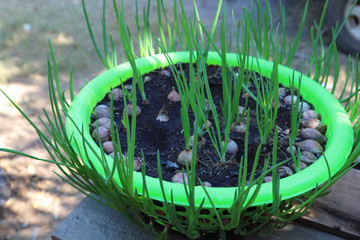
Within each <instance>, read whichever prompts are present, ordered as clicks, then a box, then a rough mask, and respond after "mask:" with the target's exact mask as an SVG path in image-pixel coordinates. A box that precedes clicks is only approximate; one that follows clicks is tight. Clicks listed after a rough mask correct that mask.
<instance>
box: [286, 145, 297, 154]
mask: <svg viewBox="0 0 360 240" xmlns="http://www.w3.org/2000/svg"><path fill="white" fill-rule="evenodd" d="M292 150H293V153H294V155H296V154H297V148H296V147H295V146H292ZM286 152H288V153H290V154H291V151H290V146H289V147H287V148H286Z"/></svg>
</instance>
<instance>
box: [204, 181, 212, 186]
mask: <svg viewBox="0 0 360 240" xmlns="http://www.w3.org/2000/svg"><path fill="white" fill-rule="evenodd" d="M203 185H204V187H212V185H211V183H209V182H203Z"/></svg>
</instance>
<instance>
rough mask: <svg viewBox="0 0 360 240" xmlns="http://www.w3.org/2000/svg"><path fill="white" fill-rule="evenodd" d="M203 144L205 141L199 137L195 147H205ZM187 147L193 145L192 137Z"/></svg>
mask: <svg viewBox="0 0 360 240" xmlns="http://www.w3.org/2000/svg"><path fill="white" fill-rule="evenodd" d="M205 144H206V139H205V138H204V137H200V138H199V137H198V140H197V147H198V148H202V147H203V146H205ZM189 145H190V147H193V145H194V135H192V136H190V139H189Z"/></svg>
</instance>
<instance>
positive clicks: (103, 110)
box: [93, 104, 110, 118]
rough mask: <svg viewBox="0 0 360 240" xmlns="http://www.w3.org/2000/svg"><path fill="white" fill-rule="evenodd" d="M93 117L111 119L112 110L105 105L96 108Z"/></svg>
mask: <svg viewBox="0 0 360 240" xmlns="http://www.w3.org/2000/svg"><path fill="white" fill-rule="evenodd" d="M93 115H94V116H95V118H110V108H109V107H108V106H106V105H104V104H100V105H98V106H96V107H95V109H94V112H93Z"/></svg>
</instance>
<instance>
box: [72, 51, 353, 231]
mask: <svg viewBox="0 0 360 240" xmlns="http://www.w3.org/2000/svg"><path fill="white" fill-rule="evenodd" d="M170 57H171V58H172V61H173V62H174V63H177V62H181V63H187V62H188V58H189V53H188V52H176V53H170ZM227 60H228V63H229V64H230V65H231V66H236V65H237V55H236V54H228V55H227ZM208 64H215V65H221V59H220V57H219V55H218V54H217V53H214V52H210V53H209V56H208ZM136 65H137V67H138V69H139V70H140V72H141V74H145V73H148V72H151V71H153V70H154V69H158V68H162V67H166V66H168V65H169V64H168V62H167V60H166V58H165V56H164V55H161V54H159V55H155V56H151V57H147V58H142V59H138V60H136ZM247 69H249V70H253V71H257V72H259V71H261V74H262V75H263V76H267V77H270V75H271V72H272V69H273V63H271V62H269V61H266V60H263V59H258V60H255V59H254V58H252V57H249V64H248V66H247ZM278 69H279V81H280V82H281V83H282V84H283V85H285V86H288V82H289V78H290V79H291V78H292V77H293V76H295V78H294V79H295V86H297V81H298V80H299V79H300V78H301V92H300V94H301V95H302V96H303V98H304V99H305V100H306V101H308V102H309V103H311V104H312V105H313V106H314V107H315V110H316V111H317V112H318V113H319V114H320V115H321V117H322V122H323V123H324V124H325V125H327V132H326V137H327V138H328V142H327V144H326V146H325V152H324V154H325V156H326V159H327V161H328V163H329V167H330V170H331V174H332V175H334V174H335V173H337V172H338V171H339V170H340V169H341V168H342V167H343V166H344V164H345V163H346V161H347V158H348V156H349V153H350V151H351V148H352V144H353V130H352V126H351V123H350V121H349V118H348V115H347V113H346V111H345V110H344V109H343V107H342V106H341V104H339V102H338V100H337V99H336V98H334V97H333V96H332V95H331V94H330V93H329V92H328V91H327V90H326V89H324V88H323V87H322V86H321V85H319V84H318V83H316V82H315V81H313V80H311V79H310V78H308V77H306V76H304V75H302V74H301V73H299V72H297V71H294V70H292V69H289V68H287V67H284V66H281V65H280V66H279V68H278ZM130 77H132V69H131V66H130V64H129V63H124V64H121V65H119V66H117V67H116V68H113V69H111V70H108V71H106V72H104V73H102V74H100V75H99V76H97V77H96V78H94V79H93V80H92V81H91V82H89V83H88V84H87V85H86V86H85V87H84V88H83V89H82V90H81V91H80V92H79V94H78V95H77V96H76V98H75V99H74V101H73V103H72V105H71V107H70V110H69V116H70V117H71V118H72V119H73V121H74V122H75V124H76V125H77V126H83V127H84V129H87V127H88V126H89V123H90V116H91V113H92V111H93V108H94V107H95V106H96V104H97V103H98V102H99V101H100V100H102V99H103V98H104V97H105V95H106V94H107V93H108V92H109V91H110V89H111V88H114V87H116V86H118V85H119V84H120V81H125V80H127V79H128V78H130ZM66 127H67V133H68V134H69V136H70V135H72V134H73V140H74V141H75V140H76V141H77V142H82V141H83V139H82V136H81V134H80V133H79V132H78V131H76V129H75V125H74V123H73V122H72V121H69V119H67V121H66ZM84 137H85V138H86V139H87V140H88V141H89V142H90V144H91V146H92V147H93V148H94V149H96V151H97V152H98V154H100V148H99V147H98V146H97V145H96V143H95V142H94V140H93V139H92V137H91V135H90V133H89V132H88V131H85V133H84ZM74 149H77V148H76V147H75V145H74ZM88 154H89V157H90V159H96V157H95V156H94V155H93V153H91V152H90V151H89V152H88ZM78 155H79V156H84V149H83V146H80V149H79V151H78ZM83 160H84V161H85V162H86V159H83ZM108 161H109V162H111V161H113V160H112V158H111V157H108ZM92 162H93V164H94V165H95V167H96V168H97V169H98V171H99V173H101V174H102V175H104V178H106V176H105V174H104V172H103V170H102V166H101V164H100V163H99V162H98V161H97V160H92ZM114 176H115V177H116V174H115V175H114ZM145 178H146V183H147V186H148V190H149V195H150V197H151V198H152V199H154V200H157V201H154V208H155V209H158V210H160V211H162V212H165V215H164V216H162V218H161V219H159V218H157V217H156V219H157V220H159V221H163V222H167V219H169V218H168V216H166V209H165V207H164V204H159V202H164V200H163V199H164V198H163V194H162V191H161V189H160V186H159V180H158V179H157V178H152V177H145ZM328 179H329V172H328V168H327V164H326V161H325V159H324V157H321V158H320V159H319V160H317V161H316V162H315V163H314V164H312V165H311V166H309V167H307V168H306V169H304V170H302V171H300V172H299V173H296V174H294V175H291V176H289V177H286V178H283V179H281V180H280V189H279V191H280V195H281V197H282V198H281V199H282V200H286V199H291V198H294V197H296V196H299V195H302V194H304V193H307V192H309V191H310V190H312V189H314V188H315V187H316V186H318V185H321V184H322V183H324V182H326V181H327V180H328ZM117 181H118V183H119V184H120V181H119V179H117ZM120 185H121V184H120ZM133 186H134V190H135V188H136V189H137V192H138V193H141V192H142V188H143V178H142V174H141V173H138V172H134V178H133ZM150 186H151V187H150ZM164 187H165V195H166V198H167V201H168V202H171V193H172V194H173V199H174V204H175V205H177V206H182V208H181V209H182V211H181V212H182V213H181V212H179V214H180V215H181V214H183V215H185V214H184V212H185V211H187V206H188V204H189V203H188V200H187V198H186V194H185V191H184V187H183V185H182V184H177V183H171V182H164ZM195 189H196V190H195V191H196V194H195V198H196V199H195V203H196V205H197V206H199V205H200V203H201V201H202V200H203V199H204V198H205V202H204V205H203V208H205V209H208V211H204V213H203V215H204V216H201V217H202V218H205V219H208V221H207V225H208V227H207V230H216V224H215V223H214V221H215V220H214V218H216V217H215V213H214V212H213V211H212V205H211V203H210V201H209V200H208V198H207V197H206V194H205V192H204V190H203V188H202V187H201V186H196V187H195ZM207 191H208V192H209V194H210V195H211V199H212V201H213V204H214V205H215V206H216V208H218V209H220V210H221V209H224V211H223V212H221V211H219V212H220V215H221V217H224V218H230V217H231V216H230V215H229V213H228V212H227V211H225V210H226V209H228V208H229V207H230V206H231V205H232V203H233V201H234V194H235V191H236V188H235V187H227V188H224V187H210V188H207ZM250 192H251V191H250ZM250 196H251V194H250ZM272 200H273V192H272V184H271V183H264V184H263V185H262V187H261V190H260V192H259V194H258V196H257V197H256V199H255V201H254V203H253V204H252V206H263V205H266V204H270V203H272ZM158 201H159V202H158ZM155 203H157V204H155Z"/></svg>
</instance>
